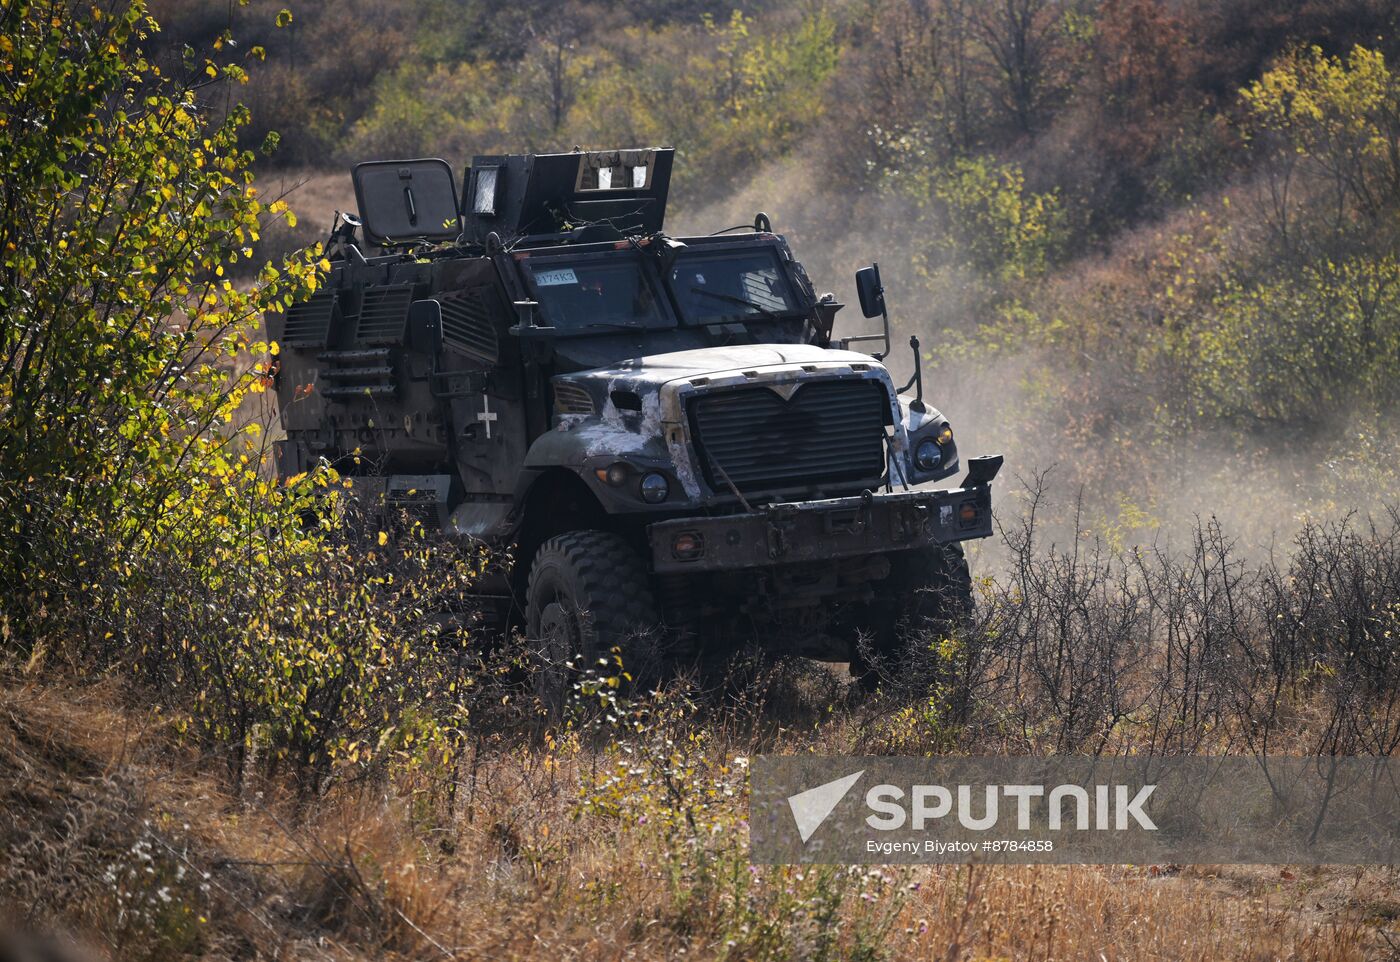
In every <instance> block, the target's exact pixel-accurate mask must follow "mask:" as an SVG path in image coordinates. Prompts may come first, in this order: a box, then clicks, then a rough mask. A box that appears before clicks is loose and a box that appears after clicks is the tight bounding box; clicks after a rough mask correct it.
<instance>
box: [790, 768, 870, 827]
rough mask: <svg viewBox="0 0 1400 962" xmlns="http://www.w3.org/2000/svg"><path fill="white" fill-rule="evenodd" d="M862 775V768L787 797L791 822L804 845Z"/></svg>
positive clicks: (863, 772)
mask: <svg viewBox="0 0 1400 962" xmlns="http://www.w3.org/2000/svg"><path fill="white" fill-rule="evenodd" d="M864 774H865V769H863V768H862V769H861V770H860V771H858V772H856V773H855V774H853V775H847V776H846V777H845V778H838V779H836V781H834V782H827V783H826V784H825V785H818V786H817V787H816V788H809V789H807V791H805V792H798V793H797V794H796V795H789V796H788V800H787V803H788V807H789V808H791V809H792V820H793V821H794V822H796V823H797V834H799V835H801V836H802V843H803V844H804V845H805V844H806V843H807V840H808V839H809V838H811V837H812V836H813V835H815V834H816V831H817V829H819V828H821V827H822V822H825V821H826V818H827V816H828V815H830V814H831V812H832V810H833V809H835V808H836V806H837V805H839V804H840V802H841V799H843V798H845V797H846V793H847V792H849V791H850V790H851V786H852V785H854V784H855V783H856V782H858V781H860V777H861V776H862V775H864Z"/></svg>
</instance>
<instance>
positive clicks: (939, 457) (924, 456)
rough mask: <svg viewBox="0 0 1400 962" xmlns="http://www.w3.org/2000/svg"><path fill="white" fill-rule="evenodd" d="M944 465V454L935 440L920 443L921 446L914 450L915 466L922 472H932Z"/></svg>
mask: <svg viewBox="0 0 1400 962" xmlns="http://www.w3.org/2000/svg"><path fill="white" fill-rule="evenodd" d="M942 463H943V452H942V451H941V450H940V449H939V447H938V442H937V441H935V440H933V438H926V439H924V440H923V441H920V442H919V446H918V447H916V448H915V449H914V466H915V467H917V468H918V469H919V470H920V471H932V470H933V469H934V468H936V467H938V466H939V465H940V464H942Z"/></svg>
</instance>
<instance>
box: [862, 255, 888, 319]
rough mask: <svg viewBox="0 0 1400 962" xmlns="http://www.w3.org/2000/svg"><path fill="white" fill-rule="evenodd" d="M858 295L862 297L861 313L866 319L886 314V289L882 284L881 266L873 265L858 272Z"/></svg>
mask: <svg viewBox="0 0 1400 962" xmlns="http://www.w3.org/2000/svg"><path fill="white" fill-rule="evenodd" d="M856 293H857V294H859V295H860V312H861V313H862V314H864V315H865V316H866V317H876V316H878V315H880V314H883V313H885V288H884V286H883V285H882V284H881V283H880V265H878V264H871V265H870V266H869V267H862V268H861V269H860V270H858V271H856Z"/></svg>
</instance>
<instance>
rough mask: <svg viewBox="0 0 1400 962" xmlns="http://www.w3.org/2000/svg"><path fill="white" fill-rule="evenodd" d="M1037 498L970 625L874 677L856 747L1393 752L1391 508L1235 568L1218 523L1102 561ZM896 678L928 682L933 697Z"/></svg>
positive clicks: (1396, 660) (1395, 606)
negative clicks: (872, 708) (1062, 529)
mask: <svg viewBox="0 0 1400 962" xmlns="http://www.w3.org/2000/svg"><path fill="white" fill-rule="evenodd" d="M1042 499H1043V494H1042V493H1041V491H1040V490H1039V489H1034V490H1032V492H1031V496H1030V509H1029V510H1028V511H1027V513H1026V514H1025V515H1024V516H1023V517H1022V518H1021V519H1020V520H1019V521H1018V522H1017V523H1016V524H1015V525H1014V526H1011V527H1010V528H1009V529H1008V530H1005V531H1003V538H1004V540H1005V542H1006V544H1007V546H1008V547H1009V548H1010V552H1011V557H1010V560H1009V563H1008V565H1007V570H1006V571H1005V572H1004V573H1002V574H998V575H997V576H995V577H987V578H982V579H979V581H978V582H977V585H976V588H977V591H978V595H979V598H978V601H979V605H978V610H977V614H976V616H975V617H974V619H973V620H972V622H971V623H970V624H968V625H965V626H963V627H961V628H957V629H955V630H952V631H950V632H948V633H947V636H946V637H938V638H927V639H923V640H922V641H920V642H919V644H918V645H916V646H915V650H914V652H912V655H913V656H914V657H918V658H922V659H924V661H925V662H927V663H929V664H930V665H931V667H928V668H926V669H924V670H922V671H909V670H905V671H902V672H900V673H899V676H896V677H891V678H889V679H887V680H886V686H885V688H886V694H887V696H888V701H887V705H888V707H889V710H888V711H886V712H884V713H878V714H877V721H876V723H874V724H873V725H872V726H870V727H869V729H868V733H867V736H866V737H867V738H868V739H871V740H872V741H871V743H870V745H867V746H866V747H876V748H879V749H881V750H898V751H908V750H915V751H920V752H927V751H967V750H972V749H973V748H974V747H975V748H976V749H977V750H979V751H984V752H985V751H989V750H1004V751H1010V752H1013V753H1025V752H1036V751H1054V752H1056V753H1066V752H1069V753H1074V752H1089V753H1104V752H1107V753H1115V752H1127V751H1132V752H1153V753H1163V754H1191V753H1201V752H1213V753H1235V752H1270V751H1274V752H1277V751H1296V752H1301V753H1323V754H1330V753H1337V754H1356V753H1363V754H1381V755H1387V754H1390V753H1391V752H1393V751H1394V749H1395V747H1396V745H1397V744H1400V509H1396V508H1394V507H1391V508H1389V509H1387V510H1386V511H1385V513H1384V514H1383V515H1382V516H1381V517H1380V518H1377V519H1372V520H1369V521H1364V522H1363V521H1362V520H1360V519H1358V518H1356V517H1354V516H1347V517H1344V518H1341V519H1339V520H1335V521H1331V522H1308V523H1306V524H1305V525H1304V526H1303V528H1302V529H1301V531H1300V532H1299V533H1298V534H1297V536H1296V538H1295V540H1294V543H1293V545H1292V550H1291V552H1289V553H1288V556H1287V558H1286V559H1279V558H1276V557H1272V556H1270V557H1265V558H1263V559H1262V560H1258V561H1250V560H1247V559H1246V557H1245V556H1244V554H1243V553H1242V552H1241V550H1240V549H1239V547H1238V546H1237V544H1236V543H1235V542H1234V541H1232V540H1231V539H1230V537H1229V536H1228V535H1227V534H1226V533H1225V532H1224V531H1223V530H1222V529H1221V526H1220V525H1219V524H1218V523H1217V522H1216V521H1214V520H1213V519H1211V520H1206V521H1200V522H1198V523H1197V525H1196V526H1195V528H1194V529H1193V530H1192V533H1191V536H1190V541H1189V543H1188V544H1187V545H1185V546H1184V549H1183V548H1182V547H1180V546H1173V545H1168V544H1159V545H1154V546H1151V547H1149V548H1146V549H1132V550H1123V549H1114V548H1111V547H1109V546H1108V545H1106V544H1105V543H1104V542H1103V540H1102V539H1100V538H1091V537H1089V536H1088V535H1086V534H1085V533H1084V531H1083V530H1082V528H1080V527H1079V526H1078V525H1076V526H1075V528H1074V531H1073V533H1072V534H1071V535H1070V536H1069V540H1068V543H1067V544H1064V545H1059V544H1055V543H1053V542H1051V543H1048V544H1047V543H1046V535H1045V533H1044V532H1043V531H1042V530H1041V529H1040V527H1038V525H1039V521H1038V511H1039V508H1040V505H1041V503H1042ZM900 677H905V678H928V677H935V678H936V679H938V682H937V683H936V684H935V685H934V686H933V687H932V691H928V690H920V691H914V690H912V689H909V688H907V687H904V688H901V686H900V683H899V682H900Z"/></svg>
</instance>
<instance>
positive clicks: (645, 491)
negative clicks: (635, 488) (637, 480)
mask: <svg viewBox="0 0 1400 962" xmlns="http://www.w3.org/2000/svg"><path fill="white" fill-rule="evenodd" d="M670 493H671V482H669V481H667V480H666V475H664V474H657V473H656V472H655V471H653V472H652V473H651V474H647V475H643V477H642V500H643V501H645V502H646V503H647V504H660V503H661V502H662V501H665V500H666V496H667V495H669V494H670Z"/></svg>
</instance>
